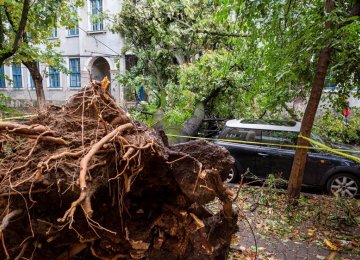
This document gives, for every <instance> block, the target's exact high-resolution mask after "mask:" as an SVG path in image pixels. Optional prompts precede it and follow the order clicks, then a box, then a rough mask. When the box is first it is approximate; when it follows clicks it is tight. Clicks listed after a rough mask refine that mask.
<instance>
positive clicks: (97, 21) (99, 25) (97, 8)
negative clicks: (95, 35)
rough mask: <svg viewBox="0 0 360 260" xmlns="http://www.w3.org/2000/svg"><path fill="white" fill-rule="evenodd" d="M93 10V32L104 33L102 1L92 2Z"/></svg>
mask: <svg viewBox="0 0 360 260" xmlns="http://www.w3.org/2000/svg"><path fill="white" fill-rule="evenodd" d="M90 8H91V16H92V17H91V30H92V31H102V30H103V20H102V18H101V17H100V15H102V0H90Z"/></svg>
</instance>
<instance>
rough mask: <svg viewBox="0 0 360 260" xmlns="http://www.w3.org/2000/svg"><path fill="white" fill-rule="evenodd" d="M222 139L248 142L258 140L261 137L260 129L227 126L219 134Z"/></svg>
mask: <svg viewBox="0 0 360 260" xmlns="http://www.w3.org/2000/svg"><path fill="white" fill-rule="evenodd" d="M219 137H220V139H231V140H239V141H247V142H257V141H259V140H260V138H261V132H260V130H256V129H244V128H232V127H227V128H225V129H224V131H222V132H221V133H220V135H219Z"/></svg>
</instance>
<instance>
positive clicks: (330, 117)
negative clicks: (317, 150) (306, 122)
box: [314, 109, 360, 145]
mask: <svg viewBox="0 0 360 260" xmlns="http://www.w3.org/2000/svg"><path fill="white" fill-rule="evenodd" d="M314 131H315V132H316V133H318V134H319V135H320V136H321V137H322V138H323V139H324V140H325V141H328V142H332V143H349V144H357V145H360V111H359V110H358V109H357V110H356V109H352V115H351V116H350V125H349V126H346V125H345V124H344V117H343V116H342V115H341V113H337V114H334V113H331V112H327V113H324V114H323V115H322V116H321V117H319V118H318V119H317V120H316V121H315V125H314Z"/></svg>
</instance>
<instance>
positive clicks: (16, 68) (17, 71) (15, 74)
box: [11, 63, 23, 89]
mask: <svg viewBox="0 0 360 260" xmlns="http://www.w3.org/2000/svg"><path fill="white" fill-rule="evenodd" d="M11 75H12V87H13V88H14V89H22V88H23V82H22V71H21V64H16V63H12V65H11ZM19 82H20V86H19Z"/></svg>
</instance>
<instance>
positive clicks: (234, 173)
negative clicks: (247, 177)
mask: <svg viewBox="0 0 360 260" xmlns="http://www.w3.org/2000/svg"><path fill="white" fill-rule="evenodd" d="M238 180H239V171H238V169H237V167H236V164H234V165H233V167H232V168H231V170H230V172H229V175H228V177H227V178H226V180H225V182H227V183H236V182H237V181H238Z"/></svg>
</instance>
